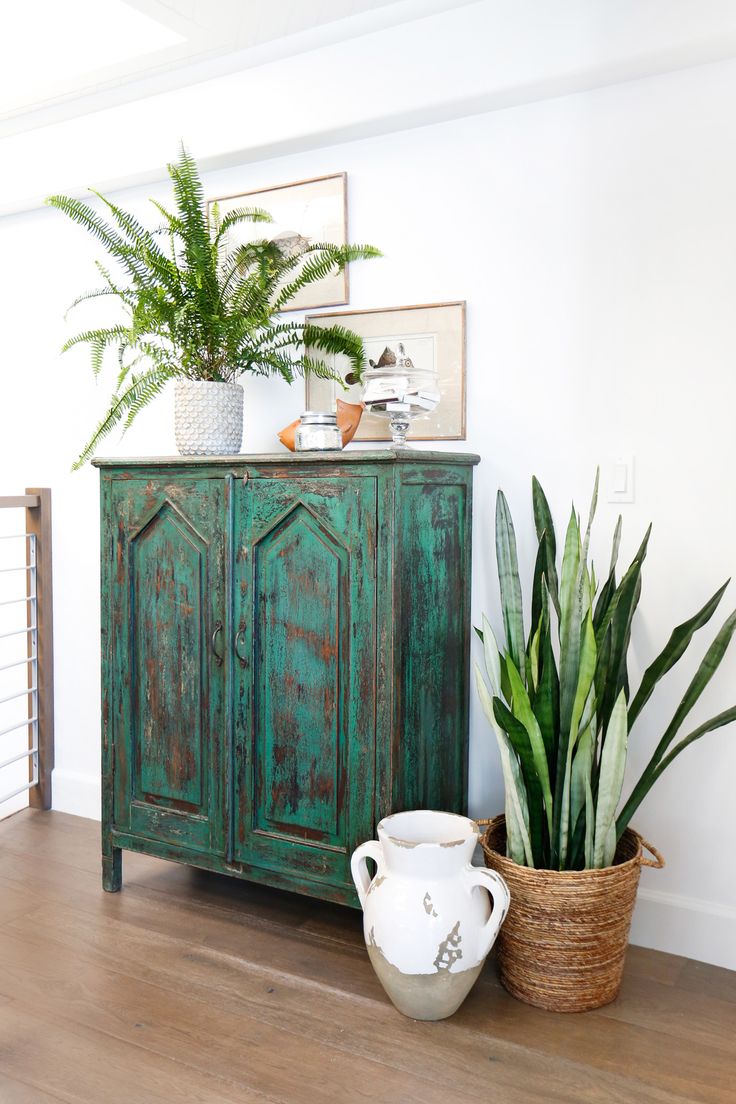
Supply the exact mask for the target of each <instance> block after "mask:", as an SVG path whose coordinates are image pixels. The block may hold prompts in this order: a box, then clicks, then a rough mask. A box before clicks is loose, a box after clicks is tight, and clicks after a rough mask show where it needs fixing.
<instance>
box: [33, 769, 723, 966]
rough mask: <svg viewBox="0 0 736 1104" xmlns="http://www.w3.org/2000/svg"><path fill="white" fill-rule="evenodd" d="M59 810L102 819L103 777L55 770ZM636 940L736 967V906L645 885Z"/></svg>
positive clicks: (634, 931)
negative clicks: (665, 891)
mask: <svg viewBox="0 0 736 1104" xmlns="http://www.w3.org/2000/svg"><path fill="white" fill-rule="evenodd" d="M53 795H54V809H57V810H58V811H59V812H62V813H73V814H74V815H75V816H82V817H89V818H90V819H91V820H99V819H100V802H101V786H100V779H99V776H96V777H95V776H93V775H87V774H76V773H74V772H72V771H64V770H59V769H58V768H57V769H56V770H55V771H54V776H53ZM631 942H632V943H635V944H636V945H637V946H639V947H652V948H654V949H655V950H658V951H668V952H669V953H670V954H676V955H684V956H685V957H687V958H695V959H697V960H698V961H700V962H710V963H712V964H713V965H714V966H724V967H726V969H728V970H736V908H733V907H731V906H729V905H720V904H718V903H717V902H715V901H704V900H702V899H700V898H697V897H684V896H681V895H680V894H677V893H661V892H660V891H659V890H655V889H640V890H639V896H638V899H637V903H636V910H635V912H634V921H633V924H632V927H631Z"/></svg>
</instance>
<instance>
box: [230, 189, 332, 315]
mask: <svg viewBox="0 0 736 1104" xmlns="http://www.w3.org/2000/svg"><path fill="white" fill-rule="evenodd" d="M347 197H348V192H347V174H346V173H334V174H333V175H332V176H317V177H314V178H313V179H312V180H298V181H296V182H295V183H294V184H277V185H276V186H275V187H273V188H262V189H259V190H258V191H255V192H240V193H239V194H238V195H228V196H215V197H214V198H213V199H210V200H209V201H208V208H210V207H211V206H212V204H213V203H217V204H218V205H219V208H220V214H221V216H222V217H223V218H224V216H225V215H227V214H228V213H229V212H230V211H233V210H235V209H236V208H237V207H262V208H263V209H264V210H265V211H268V213H269V214H270V215H271V216H272V217H273V222H272V223H263V222H260V223H250V222H241V223H239V224H238V225H237V226H234V227H233V228H232V230H231V231H230V234H229V237H230V241H231V243H232V246H231V247H235V246H236V245H239V244H241V243H243V242H249V241H257V240H259V239H260V240H263V238H264V237H267V238H268V239H269V240H274V239H277V240H279V241H280V242H283V243H284V244H286V245H288V244H289V243H290V242H293V243H294V245H295V246H297V247H298V246H300V245H302V244H303V243H304V242H309V243H315V242H329V243H330V244H331V245H346V244H347V240H348V206H347V204H348V198H347ZM347 302H349V285H348V270H347V268H345V270H344V271H343V272H340V273H338V274H337V275H336V276H326V277H325V278H324V279H323V280H319V281H317V282H316V283H314V284H310V285H309V286H308V287H306V288H302V290H301V291H300V292H299V293H298V295H296V296H295V298H294V299H292V301H291V306H290V307H289V308H288V310H289V311H297V310H314V309H315V308H316V307H334V306H339V305H340V304H342V303H347Z"/></svg>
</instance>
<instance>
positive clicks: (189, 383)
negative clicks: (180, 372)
mask: <svg viewBox="0 0 736 1104" xmlns="http://www.w3.org/2000/svg"><path fill="white" fill-rule="evenodd" d="M174 382H175V383H176V386H177V387H178V386H179V385H180V384H183V385H184V386H186V387H237V388H238V389H239V390H240V391H242V390H243V385H242V383H236V382H234V381H230V382H228V381H226V380H199V379H197V380H195V379H187V378H186V377H185V376H179V377H177V379H176V380H175V381H174Z"/></svg>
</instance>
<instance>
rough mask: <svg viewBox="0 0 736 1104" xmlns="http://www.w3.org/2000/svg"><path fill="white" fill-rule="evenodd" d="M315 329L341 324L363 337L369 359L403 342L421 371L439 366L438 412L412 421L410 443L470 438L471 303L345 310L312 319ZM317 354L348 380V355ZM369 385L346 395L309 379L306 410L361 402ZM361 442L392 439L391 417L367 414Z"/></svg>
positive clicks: (336, 386) (358, 435)
mask: <svg viewBox="0 0 736 1104" xmlns="http://www.w3.org/2000/svg"><path fill="white" fill-rule="evenodd" d="M308 321H309V322H311V323H313V324H314V325H315V326H320V325H322V326H330V325H334V323H335V322H339V324H340V325H341V326H346V327H347V328H348V329H350V330H354V331H355V333H358V334H360V335H361V337H362V338H363V343H364V346H365V353H366V361H368V360H374V361H377V360H378V359H379V357H380V355H381V353H382V352H383V350H384V349H385V348H386V346H387V345H388V346H390V348H391V349H393V350H394V352H396V351H397V346H398V343H399V342H402V344H403V345H404V348H405V352H406V355H407V356H409V357H411V359H412V360H413V361H414V363H415V365H416V366H417V367H424V366H425V365H426V366H431V364H430V361H429V358H430V357H433V358H434V363H435V365H436V368H437V378H438V384H439V387H438V390H439V392H440V401H439V403H438V404H437V406H436V407H435V409H434V410H433V411H430V412H428V413H426V414H422V415H421V416H420V417H417V418H412V421H411V425H410V427H409V432H408V433H407V435H406V436H407V440H415V441H457V440H464V439H465V304H464V303H439V304H436V305H431V306H420V307H395V308H389V309H386V310H377V311H355V312H349V311H347V312H339V313H335V314H329V315H313V316H311V317H310V318H309V319H308ZM311 353H312V355H313V356H315V357H317V358H319V359H322V360H324V361H325V363H326V364H328V365H329V366H330V367H331V368H332V369H334V370H336V371H337V372H338V374H339V375H340V376H342V377H344V376H345V375H346V374H347V373H348V372H349V370H350V364H349V361H348V359H347V357H344V356H330V355H325V354H322V353H320V352H319V351H317V350H312V351H311ZM362 395H363V385H362V384H357V385H354V386H352V387H349V388H348V389H347V390H346V391H344V390H343V389H342V388H341V387H340V386H339V384H337V383H336V382H334V381H333V380H322V379H317V378H316V377H313V376H308V377H307V381H306V406H305V409H306V410H334V409H335V402H336V400H337V399H338V398H339V399H342V400H343V401H344V402H348V403H359V402H361V400H362ZM353 439H354V440H355V441H390V440H391V432H390V429H389V420H388V417H381V416H380V415H378V414H370V413H369V412H368V411H366V412H365V413H364V414H363V417H362V418H361V421H360V425H359V426H358V431H357V433H356V434H355V437H354V438H353Z"/></svg>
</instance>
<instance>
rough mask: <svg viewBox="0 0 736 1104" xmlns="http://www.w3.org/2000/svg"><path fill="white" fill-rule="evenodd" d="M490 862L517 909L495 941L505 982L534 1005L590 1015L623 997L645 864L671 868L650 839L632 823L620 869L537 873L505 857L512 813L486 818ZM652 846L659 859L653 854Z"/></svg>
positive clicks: (620, 854) (511, 910) (622, 849)
mask: <svg viewBox="0 0 736 1104" xmlns="http://www.w3.org/2000/svg"><path fill="white" fill-rule="evenodd" d="M477 823H478V824H481V825H487V826H488V827H487V828H486V831H485V832H484V833H483V836H482V837H481V841H480V842H481V846H482V848H483V853H484V855H485V859H486V866H489V867H491V869H492V870H496V871H498V873H499V874H501V875H502V877H503V878H505V880H506V884H507V885H508V887H509V891H510V893H511V906H510V908H509V914H508V916H507V917H506V922H505V923H504V925H503V927H502V928H501V932H500V934H499V937H498V940H497V942H496V948H497V954H498V961H499V965H500V968H501V981H502V983H503V985H504V987H505V988H506V989H508V991H509V993H511V994H512V996H514V997H518V998H519V1000H523V1001H526V1003H527V1004H534V1005H536V1006H537V1007H538V1008H546V1009H549V1010H550V1011H553V1012H585V1011H588V1010H589V1009H591V1008H600V1007H601V1006H602V1005H604V1004H609V1003H610V1002H611V1001H612V1000H615V999H616V997H617V996H618V991H619V989H620V988H621V977H622V974H623V969H624V959H625V957H626V947H627V945H628V941H629V928H630V927H631V916H632V913H633V911H634V902H635V901H636V890H637V887H638V885H639V874H640V872H641V868H642V866H654V867H662V866H664V859H663V858H662V856H661V855H660V854H659V852H658V851H657V850H656V849H655V848H654V847H652V845H651V844H649V843H647V841H646V840H644V839H642V837H641V836H640V835H639V834H638V832H634V831H633V829H631V828H627V829H626V831H625V832H624V834H623V836H622V837H621V840H620V842H619V845H618V849H617V851H616V857H615V860H614V865H613V866H608V867H605V868H604V869H603V870H570V871H567V870H566V871H557V870H533V869H530V868H529V867H525V866H518V865H517V864H516V863H515V862H512V860H511V859H509V858H507V857H506V822H505V817H503V816H497V817H495V818H494V819H493V820H490V821H488V820H485V821H484V820H479V821H478V822H477ZM644 848H646V850H647V851H649V852H650V853H651V854H652V855H653V856H654V860H650V859H646V858H644V856H643V850H644Z"/></svg>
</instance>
